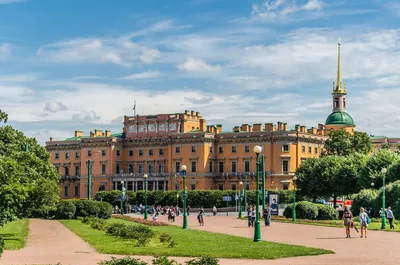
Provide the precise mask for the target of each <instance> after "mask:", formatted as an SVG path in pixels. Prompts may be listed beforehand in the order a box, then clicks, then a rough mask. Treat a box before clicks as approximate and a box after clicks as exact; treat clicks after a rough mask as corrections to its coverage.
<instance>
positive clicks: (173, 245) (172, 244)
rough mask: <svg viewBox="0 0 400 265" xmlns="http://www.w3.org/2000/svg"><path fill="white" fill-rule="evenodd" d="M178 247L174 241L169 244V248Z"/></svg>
mask: <svg viewBox="0 0 400 265" xmlns="http://www.w3.org/2000/svg"><path fill="white" fill-rule="evenodd" d="M176 245H178V243H176V242H175V241H174V240H172V241H171V242H169V244H168V247H169V248H174V247H175V246H176Z"/></svg>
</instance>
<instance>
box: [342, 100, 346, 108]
mask: <svg viewBox="0 0 400 265" xmlns="http://www.w3.org/2000/svg"><path fill="white" fill-rule="evenodd" d="M343 108H346V98H343Z"/></svg>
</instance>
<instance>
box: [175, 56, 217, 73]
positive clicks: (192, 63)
mask: <svg viewBox="0 0 400 265" xmlns="http://www.w3.org/2000/svg"><path fill="white" fill-rule="evenodd" d="M177 68H178V69H179V70H181V71H185V72H194V73H215V72H218V71H220V70H221V66H219V65H215V66H213V65H210V64H208V63H206V62H205V61H204V60H202V59H194V58H192V57H188V58H187V59H186V61H185V62H184V63H183V64H180V65H178V66H177Z"/></svg>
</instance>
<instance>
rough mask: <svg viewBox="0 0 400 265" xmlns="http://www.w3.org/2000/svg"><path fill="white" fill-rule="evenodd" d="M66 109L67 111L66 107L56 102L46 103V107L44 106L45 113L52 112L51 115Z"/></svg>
mask: <svg viewBox="0 0 400 265" xmlns="http://www.w3.org/2000/svg"><path fill="white" fill-rule="evenodd" d="M67 109H68V107H67V106H65V105H64V104H63V103H61V102H58V101H53V102H46V105H45V106H44V110H45V111H48V112H52V113H55V112H59V111H64V110H67Z"/></svg>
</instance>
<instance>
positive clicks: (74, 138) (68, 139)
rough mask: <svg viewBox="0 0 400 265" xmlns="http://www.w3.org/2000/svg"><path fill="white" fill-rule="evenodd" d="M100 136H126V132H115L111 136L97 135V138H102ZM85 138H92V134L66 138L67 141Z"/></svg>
mask: <svg viewBox="0 0 400 265" xmlns="http://www.w3.org/2000/svg"><path fill="white" fill-rule="evenodd" d="M100 137H115V138H125V134H124V133H114V134H111V135H110V136H97V137H95V138H100ZM85 138H90V136H74V137H69V138H67V139H65V141H79V140H81V139H85Z"/></svg>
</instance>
